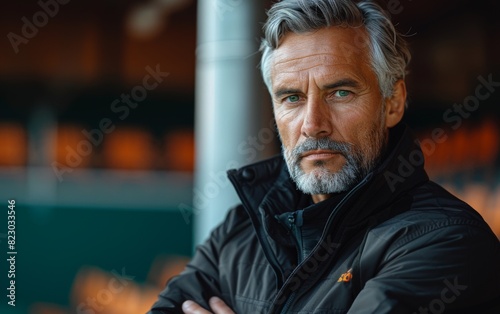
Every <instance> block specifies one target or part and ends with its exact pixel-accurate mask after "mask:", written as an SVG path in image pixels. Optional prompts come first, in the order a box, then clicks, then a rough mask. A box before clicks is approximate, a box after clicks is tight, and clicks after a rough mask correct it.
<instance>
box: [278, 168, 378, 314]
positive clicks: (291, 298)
mask: <svg viewBox="0 0 500 314" xmlns="http://www.w3.org/2000/svg"><path fill="white" fill-rule="evenodd" d="M371 177H372V174H371V173H370V174H368V175H367V176H366V177H365V178H364V179H363V181H361V182H360V183H358V185H356V186H355V187H354V188H353V189H352V190H351V191H349V193H348V194H347V195H346V196H345V197H344V198H343V199H342V200H341V201H340V203H339V204H338V205H337V206H336V207H335V209H334V210H333V212H335V211H336V210H337V209H338V208H340V207H341V206H343V205H344V204H345V203H346V202H347V200H348V199H350V198H351V195H352V194H354V193H356V191H357V190H359V189H360V188H361V187H362V186H364V185H365V183H366V182H367V181H369V180H370V179H371ZM334 216H335V215H332V216H330V217H328V220H327V221H326V226H325V228H324V229H323V234H322V235H321V238H320V240H319V241H318V244H316V246H315V247H314V249H313V250H312V251H311V253H310V254H312V253H313V252H315V251H316V249H318V246H319V245H321V243H322V242H323V241H324V239H325V236H326V230H328V229H329V227H330V225H331V223H332V221H333V218H334ZM310 254H309V255H310ZM301 266H302V263H300V264H299V265H297V267H296V268H295V270H294V271H293V272H292V273H291V274H290V276H288V278H292V277H293V276H295V274H296V273H297V270H298V269H300V267H301ZM287 281H288V280H287ZM285 285H286V282H285ZM297 291H298V290H295V291H292V293H290V295H289V296H288V298H287V300H286V301H285V305H284V306H283V308H282V309H281V311H280V313H281V314H286V313H287V312H288V309H289V308H290V306H291V304H292V302H293V301H294V300H295V297H296V295H297Z"/></svg>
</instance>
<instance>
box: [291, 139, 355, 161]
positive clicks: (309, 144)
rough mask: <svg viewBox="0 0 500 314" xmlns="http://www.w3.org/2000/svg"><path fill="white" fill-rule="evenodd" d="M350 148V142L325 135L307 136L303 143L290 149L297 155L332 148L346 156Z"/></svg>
mask: <svg viewBox="0 0 500 314" xmlns="http://www.w3.org/2000/svg"><path fill="white" fill-rule="evenodd" d="M350 149H351V145H350V144H347V143H342V142H337V141H334V140H332V139H329V138H326V137H325V138H319V139H314V138H307V139H306V140H305V141H304V142H303V143H301V144H300V145H298V146H297V147H295V148H294V149H293V150H292V155H294V156H297V157H298V156H300V155H301V154H303V153H305V152H308V151H311V150H332V151H336V152H339V153H341V154H342V155H344V156H346V155H348V154H349V152H350Z"/></svg>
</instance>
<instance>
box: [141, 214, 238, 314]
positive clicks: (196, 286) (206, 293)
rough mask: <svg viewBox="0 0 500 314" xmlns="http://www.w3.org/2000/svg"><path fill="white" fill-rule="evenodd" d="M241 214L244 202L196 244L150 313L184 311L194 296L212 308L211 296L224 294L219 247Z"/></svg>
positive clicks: (195, 299)
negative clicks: (200, 242) (191, 254)
mask: <svg viewBox="0 0 500 314" xmlns="http://www.w3.org/2000/svg"><path fill="white" fill-rule="evenodd" d="M242 215H246V214H245V213H243V210H242V208H241V206H239V207H236V208H233V209H231V210H230V211H229V213H228V214H227V216H226V219H225V220H224V222H222V224H220V225H219V226H218V227H217V228H215V229H214V230H213V231H212V233H211V234H210V237H209V238H208V239H207V240H206V241H205V242H204V243H203V244H202V245H200V246H198V247H197V249H196V252H195V254H194V256H193V259H192V260H191V261H190V262H189V263H188V265H187V266H186V268H185V269H184V271H183V272H182V273H181V274H180V275H178V276H176V277H174V278H172V279H171V280H170V281H169V282H168V283H167V286H166V287H165V289H164V290H163V291H162V292H161V293H160V294H159V296H158V300H157V301H156V303H155V304H154V305H153V307H152V308H151V310H150V311H149V312H148V314H166V313H169V314H170V313H183V311H182V309H181V306H182V303H183V302H184V301H186V300H193V301H195V302H197V303H198V304H200V305H201V306H203V307H204V308H206V309H209V306H208V299H209V298H210V297H212V296H218V297H221V291H220V284H219V267H218V265H219V255H220V251H221V248H222V247H223V246H224V243H225V242H226V240H227V238H228V237H230V233H231V230H234V228H235V226H236V225H237V224H238V223H239V222H241V219H242Z"/></svg>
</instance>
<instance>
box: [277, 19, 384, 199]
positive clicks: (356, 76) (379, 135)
mask: <svg viewBox="0 0 500 314" xmlns="http://www.w3.org/2000/svg"><path fill="white" fill-rule="evenodd" d="M360 38H361V39H363V40H360ZM362 42H365V43H366V42H367V37H366V33H365V31H364V29H363V28H341V27H331V28H325V29H321V30H318V31H315V32H310V33H305V34H295V33H288V34H287V35H285V37H284V38H283V41H282V43H281V45H280V46H279V47H278V48H277V49H276V50H275V52H274V56H273V63H272V69H271V81H272V98H273V107H274V115H275V118H276V123H277V126H278V131H279V134H280V137H281V141H282V144H283V152H284V155H285V160H286V163H287V166H288V169H289V171H290V174H291V176H292V179H293V180H294V181H295V182H296V183H297V186H298V187H299V189H301V190H302V191H303V192H304V193H307V194H312V195H313V199H314V201H316V202H317V201H320V200H323V199H325V198H327V197H329V196H328V194H331V193H337V192H341V191H345V190H348V189H350V188H351V187H353V185H355V184H356V183H357V182H359V181H360V180H361V179H362V178H363V177H364V176H365V175H366V173H367V172H369V171H370V170H371V169H372V168H373V166H374V165H375V163H376V162H377V161H378V158H379V156H380V154H381V153H382V149H383V147H384V145H385V143H386V141H387V134H388V128H387V126H386V123H385V110H384V107H385V100H384V99H383V97H382V94H381V92H380V89H379V83H378V80H377V76H376V74H375V72H374V71H373V69H372V67H371V65H370V55H369V48H368V46H367V45H366V44H365V45H362V44H360V43H362Z"/></svg>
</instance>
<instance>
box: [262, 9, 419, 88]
mask: <svg viewBox="0 0 500 314" xmlns="http://www.w3.org/2000/svg"><path fill="white" fill-rule="evenodd" d="M267 14H268V19H267V22H266V23H265V25H264V38H263V39H262V43H261V51H262V59H261V71H262V76H263V78H264V83H265V84H266V86H267V88H268V89H269V91H270V92H271V62H272V55H273V52H274V50H275V49H277V48H278V46H279V45H280V42H281V40H282V39H283V37H284V36H285V35H286V34H287V33H289V32H293V33H306V32H311V31H314V30H318V29H321V28H326V27H330V26H342V27H363V26H364V27H365V29H366V31H367V33H368V37H369V42H368V43H362V42H359V43H356V46H357V47H352V48H356V49H357V51H360V48H362V47H363V45H367V46H369V48H370V57H371V65H372V68H373V71H374V72H375V74H376V75H377V78H378V81H379V87H380V92H381V93H382V96H383V97H385V98H387V97H390V96H392V93H393V87H394V84H395V83H396V81H398V80H400V79H404V78H405V75H406V68H407V66H408V63H409V62H410V58H411V56H410V51H409V49H408V46H407V44H406V42H405V40H404V39H403V37H402V35H401V34H400V33H398V32H397V31H396V29H395V28H394V25H393V24H392V22H391V19H390V16H389V15H388V14H387V13H386V12H385V11H384V10H383V9H382V8H381V7H380V6H379V5H377V4H375V3H373V2H371V1H369V0H368V1H361V2H358V3H355V2H354V1H352V0H283V1H281V2H278V3H276V4H274V5H273V6H272V7H271V9H270V10H269V11H268V12H267Z"/></svg>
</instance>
